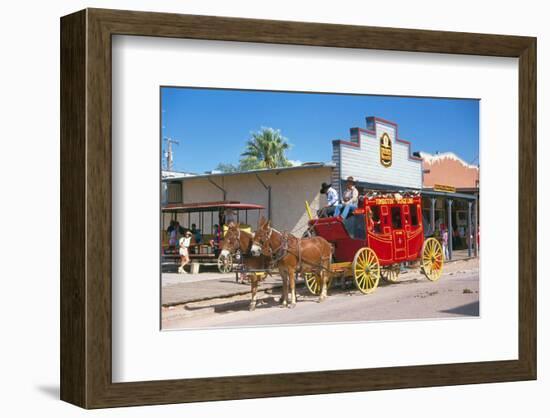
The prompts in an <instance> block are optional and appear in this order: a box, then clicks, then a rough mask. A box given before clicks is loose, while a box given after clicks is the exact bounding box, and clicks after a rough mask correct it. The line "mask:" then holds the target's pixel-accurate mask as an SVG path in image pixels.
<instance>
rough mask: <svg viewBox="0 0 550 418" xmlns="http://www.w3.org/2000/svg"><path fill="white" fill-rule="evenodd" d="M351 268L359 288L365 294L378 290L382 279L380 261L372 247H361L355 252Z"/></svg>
mask: <svg viewBox="0 0 550 418" xmlns="http://www.w3.org/2000/svg"><path fill="white" fill-rule="evenodd" d="M351 270H352V272H353V280H354V281H355V285H356V286H357V289H359V290H360V291H361V292H362V293H365V294H369V293H372V292H374V291H375V290H376V288H377V287H378V282H379V281H380V263H379V262H378V257H377V256H376V253H375V252H374V251H373V250H372V249H371V248H367V247H365V248H361V249H360V250H359V251H357V253H355V257H354V258H353V264H352V266H351Z"/></svg>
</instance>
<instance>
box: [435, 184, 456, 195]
mask: <svg viewBox="0 0 550 418" xmlns="http://www.w3.org/2000/svg"><path fill="white" fill-rule="evenodd" d="M434 192H444V193H456V187H453V186H448V185H446V184H434Z"/></svg>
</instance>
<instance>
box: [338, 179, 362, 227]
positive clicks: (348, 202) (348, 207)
mask: <svg viewBox="0 0 550 418" xmlns="http://www.w3.org/2000/svg"><path fill="white" fill-rule="evenodd" d="M358 202H359V191H358V190H357V188H356V187H355V180H354V179H353V177H351V176H350V177H348V178H347V179H346V190H344V195H343V196H342V204H341V205H339V206H338V207H337V208H336V211H335V212H334V216H338V215H340V213H341V214H342V218H344V219H346V218H347V217H348V214H349V212H350V211H352V212H353V211H354V210H355V209H357V203H358Z"/></svg>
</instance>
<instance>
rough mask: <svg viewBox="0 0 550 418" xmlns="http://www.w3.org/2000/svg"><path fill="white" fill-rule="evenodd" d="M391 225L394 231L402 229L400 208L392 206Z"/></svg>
mask: <svg viewBox="0 0 550 418" xmlns="http://www.w3.org/2000/svg"><path fill="white" fill-rule="evenodd" d="M391 224H392V227H393V228H394V229H402V228H403V224H402V220H401V207H399V206H394V207H392V208H391Z"/></svg>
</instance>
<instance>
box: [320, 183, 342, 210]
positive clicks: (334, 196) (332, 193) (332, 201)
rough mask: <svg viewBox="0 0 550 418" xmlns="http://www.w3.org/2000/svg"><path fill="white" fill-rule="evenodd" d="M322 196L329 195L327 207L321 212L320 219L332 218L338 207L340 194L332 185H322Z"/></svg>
mask: <svg viewBox="0 0 550 418" xmlns="http://www.w3.org/2000/svg"><path fill="white" fill-rule="evenodd" d="M320 193H321V194H326V195H327V205H326V206H325V207H323V208H321V210H320V211H319V217H323V216H331V215H332V214H333V213H334V210H335V209H336V207H337V206H338V192H337V191H336V189H335V188H334V187H332V186H331V185H330V184H327V183H323V184H321V190H320Z"/></svg>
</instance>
